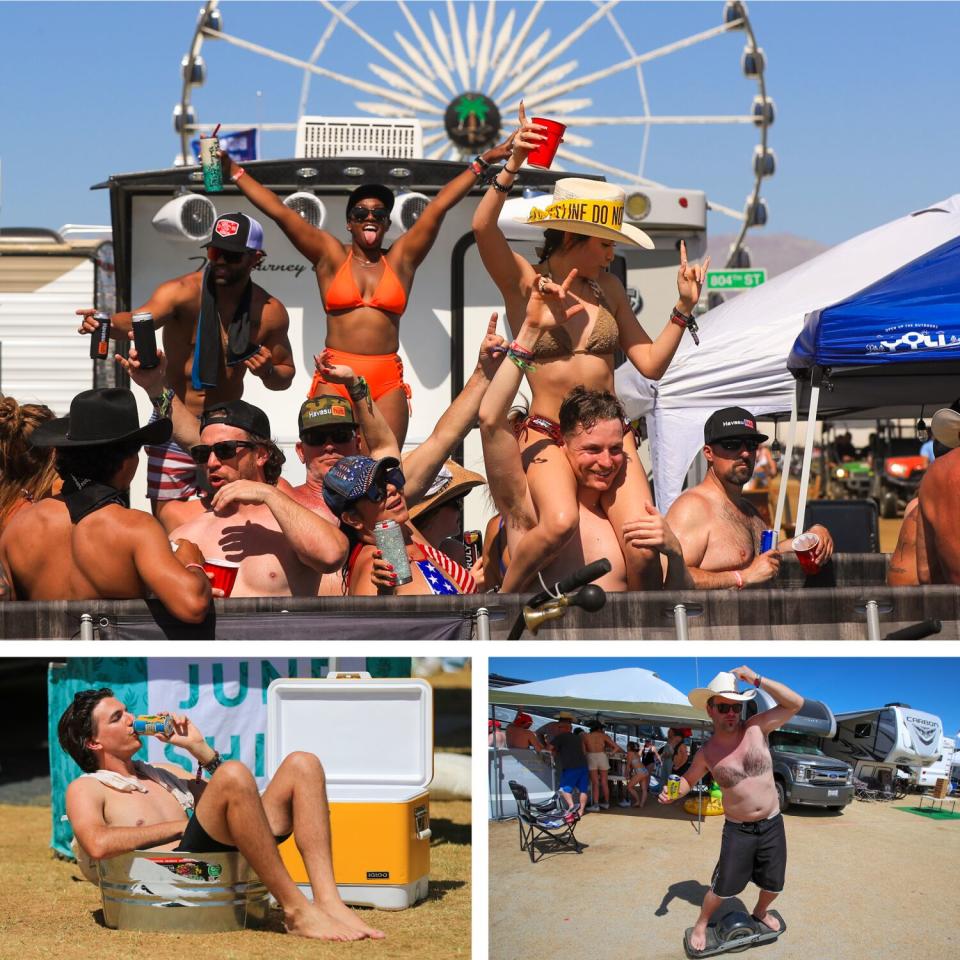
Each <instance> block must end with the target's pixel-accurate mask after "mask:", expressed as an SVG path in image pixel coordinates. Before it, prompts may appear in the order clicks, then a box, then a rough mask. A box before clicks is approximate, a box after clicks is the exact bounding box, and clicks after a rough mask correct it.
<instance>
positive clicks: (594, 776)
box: [580, 720, 620, 813]
mask: <svg viewBox="0 0 960 960" xmlns="http://www.w3.org/2000/svg"><path fill="white" fill-rule="evenodd" d="M580 739H581V740H582V741H583V752H584V755H585V756H586V758H587V770H589V771H590V790H591V793H592V794H593V804H592V805H591V806H589V807H587V809H588V810H590V811H591V812H592V813H595V812H596V811H597V810H607V809H609V807H610V781H609V779H608V774H609V770H610V758H609V757H608V756H607V750H611V751H613V752H614V753H619V752H620V748H619V747H618V746H617V745H616V743H614V741H613V740H611V739H610V738H609V737H608V736H607V735H606V734H605V733H604V732H603V724H602V723H600V721H599V720H594V721H592V722H591V724H590V730H589V732H588V733H585V734H584V735H583V736H582V737H581V738H580Z"/></svg>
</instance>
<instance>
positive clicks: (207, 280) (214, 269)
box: [77, 213, 295, 530]
mask: <svg viewBox="0 0 960 960" xmlns="http://www.w3.org/2000/svg"><path fill="white" fill-rule="evenodd" d="M206 249H207V261H208V262H207V266H206V268H205V269H203V270H197V271H195V272H193V273H188V274H185V275H184V276H182V277H177V278H176V279H174V280H167V281H165V282H164V283H162V284H160V286H159V287H157V289H156V290H154V291H153V293H152V294H150V298H149V299H148V300H147V302H146V303H145V304H143V306H141V307H139V308H138V309H137V310H135V311H133V313H139V312H143V311H146V312H149V313H152V314H153V325H154V326H155V327H156V328H158V329H159V328H163V347H164V350H165V352H166V355H167V358H168V372H167V382H168V384H169V386H170V388H171V390H172V391H173V395H175V396H176V397H178V398H179V400H180V401H181V402H182V403H183V404H184V405H185V406H186V407H187V409H188V410H189V411H190V413H192V414H193V416H194V417H197V418H198V419H199V417H200V414H201V413H202V412H203V411H204V410H206V409H208V408H210V407H212V406H215V405H216V404H218V403H224V402H226V401H229V400H238V399H239V398H240V397H241V396H242V395H243V378H244V376H245V375H246V373H247V371H248V370H249V371H250V373H251V374H253V376H255V377H258V378H259V379H260V380H262V381H263V384H264V386H265V387H267V389H268V390H286V389H287V388H288V387H289V386H290V383H291V382H292V380H293V375H294V372H295V371H294V363H293V356H292V351H291V349H290V341H289V339H288V336H287V331H288V328H289V325H290V320H289V317H288V316H287V310H286V308H285V307H284V305H283V304H282V303H281V302H280V301H279V300H277V299H276V298H275V297H272V296H271V295H270V294H269V293H267V291H266V290H264V289H263V288H262V287H260V286H258V285H257V284H255V283H253V282H252V281H251V279H250V274H251V273H252V271H253V270H254V269H255V268H256V267H257V266H258V265H259V263H260V262H261V260H263V258H264V256H265V254H264V252H263V228H262V227H261V226H260V224H259V223H258V222H257V221H256V220H254V219H253V218H252V217H248V216H246V215H245V214H242V213H228V214H224V215H223V216H222V217H218V218H217V221H216V223H215V224H214V225H213V233H212V235H211V239H210V241H209V243H208V244H207V248H206ZM205 303H206V307H205ZM77 313H78V314H80V315H81V316H82V317H83V323H82V324H81V326H80V328H79V332H80V333H82V334H89V333H91V332H92V331H93V330H95V329H96V326H97V324H96V321H95V320H94V319H93V313H94V311H93V310H92V309H81V310H78V311H77ZM133 313H130V312H126V311H125V312H123V313H117V314H115V315H114V316H113V317H112V318H111V321H110V322H111V330H110V336H111V337H113V338H115V339H123V340H126V339H127V338H128V337H130V336H131V334H130V331H131V329H132V322H131V318H132V316H133ZM198 334H199V339H200V343H199V344H198V343H197V340H198ZM157 401H158V402H157V404H156V405H157V408H158V412H159V413H160V414H161V415H163V416H167V415H169V403H170V402H171V399H170V398H167V399H166V401H165V402H166V408H164V400H163V398H162V397H160V398H157ZM147 453H148V456H149V471H150V472H149V474H148V478H147V496H148V497H150V499H151V501H153V505H154V513H155V514H157V516H160V515H161V514H162V513H164V512H167V511H170V512H171V513H172V514H173V515H174V518H175V519H174V520H173V521H167V529H168V530H170V529H172V528H173V526H175V525H176V523H180V522H183V520H184V519H185V518H186V517H187V516H189V515H191V513H192V512H193V508H195V506H196V505H195V504H194V505H193V508H191V509H190V510H184V509H183V504H182V502H180V501H185V500H187V499H188V498H189V497H191V496H193V495H194V494H196V493H197V480H196V467H195V465H194V463H193V461H192V460H191V459H190V454H189V453H188V452H187V451H186V450H184V449H182V448H181V447H179V446H177V445H176V444H172V445H171V444H162V445H161V444H158V445H154V446H151V447H150V448H148V450H147ZM174 504H176V505H174Z"/></svg>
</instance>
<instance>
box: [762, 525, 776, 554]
mask: <svg viewBox="0 0 960 960" xmlns="http://www.w3.org/2000/svg"><path fill="white" fill-rule="evenodd" d="M776 545H777V531H776V530H761V531H760V552H761V553H766V552H767V551H768V550H772V549H773V548H774V547H775V546H776Z"/></svg>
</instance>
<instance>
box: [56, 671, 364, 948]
mask: <svg viewBox="0 0 960 960" xmlns="http://www.w3.org/2000/svg"><path fill="white" fill-rule="evenodd" d="M172 720H173V722H174V733H173V734H171V736H170V737H164V736H160V737H158V738H157V739H159V740H161V741H163V742H164V743H169V744H172V745H173V746H175V747H180V748H181V749H182V750H185V751H186V752H187V753H189V754H190V755H191V756H192V757H193V758H194V759H195V760H196V761H197V763H198V764H199V765H200V767H201V768H203V769H204V770H205V771H206V772H207V774H208V775H210V780H209V781H206V782H204V781H198V780H196V779H195V778H193V777H189V778H187V777H184V776H183V768H182V767H178V766H174V765H172V764H171V765H167V764H161V765H158V766H152V765H151V764H147V763H143V762H141V761H135V760H134V759H133V757H134V755H135V754H136V753H137V751H138V750H139V749H140V747H141V745H142V744H141V741H140V737H138V736H137V735H136V734H135V733H134V732H133V714H131V713H130V712H129V711H128V710H127V709H126V707H125V706H124V704H123V703H121V702H120V701H119V700H118V699H117V698H116V697H115V696H114V695H113V691H112V690H110V689H108V688H107V687H102V688H100V689H99V690H81V691H80V692H79V693H77V694H76V695H75V696H74V698H73V702H72V703H71V704H70V706H69V707H67V709H66V710H65V711H64V713H63V716H62V717H61V718H60V722H59V724H58V727H57V733H58V736H59V740H60V745H61V746H62V747H63V749H64V750H65V751H66V752H67V753H69V754H70V756H71V757H73V759H74V760H75V761H76V762H77V764H78V766H79V767H80V768H81V770H83V771H84V775H83V776H80V777H78V778H77V779H76V780H74V781H73V782H72V783H71V784H70V786H69V787H67V796H66V804H67V817H68V818H69V820H70V825H71V827H73V832H74V835H75V836H76V838H77V844H78V845H79V846H80V848H81V852H82V854H84V855H86V856H87V857H90V858H92V859H94V860H105V859H109V858H110V857H116V856H119V855H120V854H123V853H129V852H130V851H132V850H184V851H187V852H189V853H193V854H197V853H216V852H223V851H226V850H235V849H239V850H240V853H241V854H243V856H244V857H245V858H246V860H247V861H248V862H249V864H250V866H251V867H252V868H253V870H254V872H255V873H256V874H257V876H258V877H259V878H260V879H261V880H262V881H263V883H264V885H265V886H266V887H267V889H268V890H269V891H270V892H271V893H272V894H273V896H274V897H275V898H276V900H277V903H278V904H279V905H280V907H281V909H282V910H283V916H284V923H285V924H286V928H287V932H288V933H292V934H295V935H297V936H301V937H311V938H314V939H319V940H363V939H365V938H367V937H372V938H375V939H380V938H382V937H383V934H382V933H381V932H380V931H379V930H375V929H373V928H372V927H369V926H367V925H366V924H365V923H363V921H362V920H361V919H360V917H359V916H358V915H357V914H356V913H354V912H353V911H352V910H350V909H349V907H347V905H346V904H345V903H344V902H343V901H342V900H341V899H340V894H339V892H338V891H337V885H336V882H335V880H334V877H333V861H332V857H331V851H330V812H329V807H328V806H327V792H326V787H325V784H324V774H323V767H322V766H321V765H320V761H319V760H318V759H317V758H316V756H315V755H314V754H312V753H303V752H298V753H291V754H289V755H288V756H287V757H285V758H284V760H283V763H281V764H280V767H279V768H278V770H277V772H276V773H275V774H274V776H273V779H272V780H271V781H270V784H269V786H268V787H267V789H266V790H265V791H264V793H263V796H262V797H261V796H260V795H259V794H258V792H257V782H256V780H254V778H253V775H252V774H251V773H250V771H249V770H248V769H247V768H246V767H245V766H244V765H243V764H242V763H239V762H237V761H234V760H228V761H226V762H222V761H221V759H220V754H219V753H218V752H217V751H216V750H214V749H213V747H211V746H210V745H209V744H208V743H207V742H206V740H205V739H204V738H203V734H201V733H200V731H199V730H198V729H197V728H196V727H195V726H194V724H193V723H192V722H191V721H190V719H189V718H188V717H186V716H174V717H172ZM188 810H192V811H193V816H192V817H191V818H190V819H189V820H188V819H187V811H188ZM294 832H295V833H296V844H297V849H298V850H299V851H300V853H301V855H302V856H303V862H304V865H305V866H306V868H307V875H308V876H309V878H310V886H311V888H312V890H313V902H312V903H311V902H310V901H309V900H308V899H307V898H306V897H305V896H304V895H303V894H302V893H301V892H300V890H299V888H298V887H297V885H296V883H295V882H294V881H293V880H292V879H291V877H290V875H289V874H288V873H287V871H286V869H285V868H284V865H283V862H282V860H281V859H280V854H279V853H278V852H277V842H279V841H282V840H285V839H286V838H287V837H288V836H290V834H291V833H294Z"/></svg>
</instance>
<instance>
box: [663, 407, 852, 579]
mask: <svg viewBox="0 0 960 960" xmlns="http://www.w3.org/2000/svg"><path fill="white" fill-rule="evenodd" d="M767 439H768V437H767V435H766V434H764V433H760V431H759V430H757V426H756V421H755V420H754V417H753V414H751V413H750V412H749V411H747V410H744V409H743V408H742V407H726V408H725V409H723V410H718V411H717V412H716V413H714V414H712V415H711V416H710V417H709V419H708V420H707V422H706V424H704V428H703V442H704V447H703V455H704V458H705V459H706V461H707V467H708V469H707V476H706V478H705V479H704V480H703V481H702V482H701V483H698V484H697V485H696V486H695V487H694V488H693V489H691V490H687V491H685V492H684V493H682V494H680V496H679V497H677V499H676V500H675V501H674V502H673V504H672V505H671V507H670V509H669V510H668V511H667V523H669V524H670V526H671V527H672V528H673V530H674V531H675V533H676V535H677V539H678V540H679V541H680V545H681V547H682V548H683V558H684V562H685V563H686V565H687V569H688V570H689V571H690V576H691V577H692V578H693V583H694V585H695V586H696V587H697V588H698V589H700V590H716V589H722V588H724V587H728V588H729V587H732V588H735V589H738V590H742V589H743V588H744V587H758V586H762V585H764V584H766V583H769V582H770V581H771V580H773V579H774V577H776V576H777V574H778V573H779V572H780V554H781V552H783V551H785V550H790V549H791V546H790V543H791V541H789V540H784V541H781V542H780V543H779V544H778V545H777V546H776V547H775V548H774V549H773V550H768V551H767V552H766V553H762V554H761V553H759V552H758V551H759V548H760V534H761V532H762V531H763V528H764V524H763V520H762V519H761V517H760V514H758V513H757V511H756V508H755V507H754V506H753V505H752V504H751V503H749V502H748V501H747V500H745V499H744V497H743V495H742V491H743V487H744V485H745V484H746V482H747V481H748V480H749V479H750V477H751V476H753V470H754V467H755V466H756V462H757V449H758V448H759V446H760V444H761V443H763V441H764V440H767ZM809 532H810V533H815V534H817V536H818V537H819V538H820V541H819V543H818V544H817V546H816V549H815V550H814V558H815V559H816V561H817V563H818V564H819V565H820V566H823V565H824V564H825V563H826V562H827V561H828V560H829V559H830V556H831V555H832V553H833V539H832V537H831V536H830V533H829V531H828V530H827V529H826V527H824V526H822V525H821V524H814V525H813V526H812V527H810V528H809Z"/></svg>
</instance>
